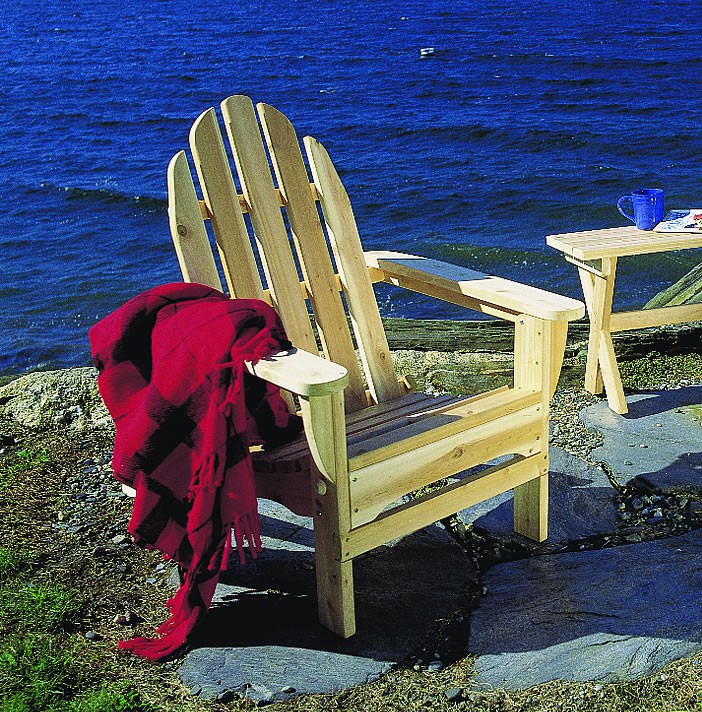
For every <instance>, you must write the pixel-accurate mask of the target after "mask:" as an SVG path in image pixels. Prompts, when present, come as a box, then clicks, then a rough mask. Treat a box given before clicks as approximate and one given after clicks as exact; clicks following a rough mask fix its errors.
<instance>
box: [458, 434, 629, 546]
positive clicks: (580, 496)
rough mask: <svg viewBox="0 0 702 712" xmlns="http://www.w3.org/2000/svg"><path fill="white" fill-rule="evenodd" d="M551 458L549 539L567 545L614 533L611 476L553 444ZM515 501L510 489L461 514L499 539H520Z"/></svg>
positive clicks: (614, 499)
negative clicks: (516, 529)
mask: <svg viewBox="0 0 702 712" xmlns="http://www.w3.org/2000/svg"><path fill="white" fill-rule="evenodd" d="M550 458H551V460H550V466H549V473H550V477H549V523H548V528H549V535H548V542H549V543H551V544H565V543H568V542H570V541H575V540H577V539H584V538H586V537H589V536H593V535H595V534H604V533H607V532H611V531H612V530H613V529H614V527H615V525H616V522H617V492H616V490H615V489H614V487H612V485H611V483H610V481H609V479H608V477H607V475H606V474H605V473H604V472H603V471H602V469H601V468H599V467H596V466H594V465H589V464H588V463H586V462H585V461H584V460H581V459H580V458H577V457H573V456H572V455H570V454H568V453H567V452H565V450H563V449H562V448H559V447H551V449H550ZM512 503H513V498H512V493H511V492H508V493H505V494H502V495H499V496H498V497H494V498H493V499H490V500H487V501H486V502H482V503H481V504H478V505H476V506H475V507H470V508H469V509H465V510H463V511H462V512H459V517H460V519H461V520H462V521H463V522H464V523H465V524H471V523H473V524H475V526H476V527H478V528H480V529H481V530H483V531H485V532H487V533H489V534H490V535H491V536H493V537H495V538H498V539H502V540H505V539H507V540H514V541H517V540H518V539H519V537H518V535H516V534H514V532H513V528H512V526H513V519H514V507H513V506H512Z"/></svg>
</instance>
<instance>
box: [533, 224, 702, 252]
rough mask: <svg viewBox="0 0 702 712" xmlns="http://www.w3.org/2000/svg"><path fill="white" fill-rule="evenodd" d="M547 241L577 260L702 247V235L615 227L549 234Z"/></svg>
mask: <svg viewBox="0 0 702 712" xmlns="http://www.w3.org/2000/svg"><path fill="white" fill-rule="evenodd" d="M546 244H547V245H549V246H550V247H553V248H554V249H556V250H559V251H560V252H563V253H564V254H566V255H569V256H570V257H573V258H574V259H577V260H583V261H587V260H599V259H603V258H607V257H626V256H631V255H644V254H652V253H656V252H669V251H672V250H689V249H693V248H697V247H702V234H699V235H698V234H695V233H687V232H685V233H680V232H678V233H662V232H655V231H653V230H638V229H637V228H636V227H633V226H632V227H614V228H605V229H603V230H583V231H581V232H571V233H562V234H557V235H547V236H546Z"/></svg>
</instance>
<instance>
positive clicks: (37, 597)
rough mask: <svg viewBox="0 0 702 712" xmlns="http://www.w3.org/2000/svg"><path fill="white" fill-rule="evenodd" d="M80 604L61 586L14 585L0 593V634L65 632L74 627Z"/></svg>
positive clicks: (78, 600) (74, 593) (78, 599)
mask: <svg viewBox="0 0 702 712" xmlns="http://www.w3.org/2000/svg"><path fill="white" fill-rule="evenodd" d="M82 605H83V604H82V601H81V600H80V598H79V596H78V594H77V593H76V592H75V591H73V590H71V589H67V588H64V587H63V586H56V585H53V584H40V585H33V584H22V583H14V584H11V585H9V586H5V587H3V590H2V592H0V631H2V630H3V629H4V630H6V631H8V632H9V631H10V630H11V631H12V632H13V633H21V632H31V631H32V630H40V631H45V632H47V633H55V632H58V631H62V630H67V629H68V628H70V627H72V626H73V625H75V624H76V622H77V620H78V616H79V614H80V611H81V608H82Z"/></svg>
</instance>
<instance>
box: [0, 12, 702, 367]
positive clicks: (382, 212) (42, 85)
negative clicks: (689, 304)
mask: <svg viewBox="0 0 702 712" xmlns="http://www.w3.org/2000/svg"><path fill="white" fill-rule="evenodd" d="M699 36H700V19H699V10H698V4H697V2H696V1H695V0H658V1H656V0H652V1H651V2H648V3H645V4H642V3H640V2H631V1H630V0H619V1H618V2H612V1H611V0H580V1H579V2H573V1H571V0H561V1H559V2H557V1H556V0H542V1H540V2H534V0H463V1H461V0H450V1H449V0H407V1H406V2H391V1H390V0H318V2H315V3H310V2H303V1H302V0H278V1H277V2H270V1H269V2H262V1H255V0H237V1H236V2H232V1H230V0H199V1H198V2H197V3H193V2H191V1H190V0H141V1H140V2H139V3H127V2H124V1H123V0H120V1H117V0H103V1H102V2H100V3H92V2H87V0H77V1H74V2H63V1H61V0H43V1H42V2H41V3H39V2H31V1H30V3H29V4H27V3H14V4H12V3H9V2H5V3H2V6H1V7H0V41H1V42H2V47H3V50H2V52H0V76H1V77H2V78H3V91H2V93H1V94H0V102H1V103H2V112H1V113H0V148H1V149H2V162H1V163H0V190H1V191H2V195H3V197H4V201H3V209H2V210H1V211H0V260H1V262H0V264H2V273H3V277H4V279H3V280H2V283H1V284H0V373H2V372H18V371H24V370H29V369H33V368H59V367H65V366H72V365H81V364H87V363H89V360H90V359H89V348H88V343H87V330H88V328H89V327H90V326H91V325H92V324H93V323H95V322H96V321H97V320H98V319H100V318H101V317H103V316H104V315H106V314H107V313H109V312H110V311H112V310H113V309H115V308H116V307H118V306H119V305H120V304H122V303H123V302H124V301H126V300H127V299H129V298H130V297H131V296H133V295H135V294H137V293H139V292H141V291H143V290H144V289H146V288H148V287H151V286H154V285H157V284H160V283H163V282H168V281H173V280H178V279H179V278H180V277H179V272H178V270H177V266H176V262H175V257H174V255H173V253H172V248H171V246H170V239H169V236H168V226H167V219H166V186H165V169H166V165H167V163H168V161H169V159H170V157H171V156H172V155H173V153H175V152H176V151H177V150H179V149H180V148H182V147H184V146H185V145H186V142H187V132H188V129H189V127H190V125H191V123H192V121H193V120H194V118H195V117H196V116H197V115H198V114H199V113H200V112H201V111H202V110H204V109H205V108H207V107H209V106H214V105H217V104H218V103H219V101H220V100H221V99H222V98H224V97H225V96H228V95H230V94H235V93H244V94H249V95H250V96H251V97H252V98H253V99H254V101H266V102H268V103H270V104H273V105H274V106H276V107H277V108H279V109H280V110H282V111H283V112H284V113H286V114H287V115H288V116H289V117H290V118H291V119H292V121H293V123H294V124H295V125H296V127H297V128H298V131H299V132H300V133H301V134H306V133H309V134H312V135H314V136H316V137H317V138H319V139H320V140H321V141H322V142H323V143H325V145H326V146H327V148H328V149H329V150H330V153H331V154H332V156H333V158H334V160H335V162H336V163H337V166H338V167H339V169H340V171H341V172H342V175H343V178H344V182H345V184H346V186H347V189H348V191H349V193H350V195H351V199H352V201H353V204H354V208H355V211H356V215H357V219H358V222H359V225H360V229H361V235H362V239H363V241H364V244H365V246H366V247H367V248H369V249H374V248H375V249H377V248H392V249H397V250H405V251H413V252H417V253H420V254H424V255H428V256H431V257H436V258H440V259H446V260H450V261H454V262H457V263H459V264H465V265H469V266H472V267H474V268H476V269H480V270H483V271H487V272H492V273H497V274H501V275H504V276H508V277H513V278H515V279H519V280H522V281H525V282H528V283H530V284H535V285H540V286H544V287H546V288H548V289H552V290H555V291H558V292H561V293H563V294H568V295H571V296H576V297H579V296H580V287H579V284H578V281H577V276H576V274H575V269H574V268H573V267H572V266H570V265H567V264H566V263H565V262H564V261H563V259H562V257H561V255H559V254H558V253H555V252H554V251H553V250H551V249H550V248H547V247H546V246H545V244H544V236H545V235H546V234H548V233H553V232H568V231H572V230H578V229H584V228H597V227H610V226H615V225H621V224H624V223H625V221H624V219H623V218H622V217H621V216H620V215H619V214H618V213H617V211H616V209H615V207H614V204H615V202H616V199H617V198H618V197H619V196H620V195H622V194H624V193H627V192H629V191H630V190H632V189H634V188H637V187H644V186H659V187H662V188H664V189H665V190H666V206H667V207H671V208H672V207H699V205H700V204H702V194H701V193H702V190H701V188H702V186H700V170H699V159H698V156H699V155H701V154H702V131H701V130H700V123H699V116H700V105H701V104H702V95H701V94H700V92H699V88H698V78H699V76H700V70H701V69H702V53H700V51H699ZM423 47H434V49H435V52H434V54H433V56H431V57H426V58H422V57H421V56H420V49H421V48H423ZM698 261H699V255H698V254H697V252H696V251H684V252H680V253H671V254H667V255H662V256H661V255H658V256H651V257H646V258H638V259H636V260H626V261H622V263H621V264H620V271H619V285H618V293H617V299H618V303H619V305H620V306H637V305H640V304H642V303H643V302H645V301H646V300H647V299H648V298H650V297H651V296H652V295H653V294H655V293H656V292H657V291H659V289H661V288H663V287H664V286H666V285H667V284H669V283H670V281H671V280H672V279H675V278H676V277H677V276H680V275H682V274H683V273H684V272H686V271H687V270H689V269H690V268H691V267H692V266H693V265H695V264H696V263H697V262H698ZM380 302H381V309H382V311H383V313H384V314H386V315H389V316H412V317H421V318H472V317H473V316H474V315H472V314H471V313H464V312H463V311H460V310H459V309H458V308H454V307H447V306H445V305H442V304H440V303H438V302H432V301H429V300H420V299H419V298H417V297H414V296H411V295H410V296H408V297H406V298H398V297H397V296H396V295H395V294H394V293H393V294H392V295H390V294H387V293H383V294H381V296H380Z"/></svg>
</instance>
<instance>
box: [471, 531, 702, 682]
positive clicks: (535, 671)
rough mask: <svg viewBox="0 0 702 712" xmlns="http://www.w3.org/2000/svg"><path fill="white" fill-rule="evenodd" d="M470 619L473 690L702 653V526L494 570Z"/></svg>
mask: <svg viewBox="0 0 702 712" xmlns="http://www.w3.org/2000/svg"><path fill="white" fill-rule="evenodd" d="M483 582H484V584H485V586H486V587H487V594H486V595H485V596H484V598H483V599H482V601H481V603H480V606H479V608H478V609H477V610H476V611H475V612H474V613H473V617H472V620H471V637H470V642H469V650H468V652H469V653H471V654H474V655H476V656H477V659H476V663H475V670H476V678H475V682H474V684H475V686H476V688H496V687H506V688H511V689H519V688H524V687H530V686H532V685H536V684H539V683H542V682H547V681H549V680H579V681H583V680H592V681H601V682H613V681H618V680H625V679H632V678H638V677H642V676H645V675H649V674H651V673H653V672H655V671H657V670H660V669H661V668H662V667H664V666H665V665H667V664H668V663H670V662H671V661H673V660H676V659H679V658H682V657H685V656H688V655H691V654H693V653H695V652H697V651H699V650H702V530H698V531H694V532H690V533H688V534H685V535H682V536H679V537H671V538H669V539H662V540H658V541H654V542H647V543H642V544H630V545H627V546H620V547H617V548H612V549H602V550H599V551H586V552H581V553H567V554H550V555H544V556H534V557H531V558H529V559H522V560H520V561H515V562H511V563H507V564H501V565H499V566H495V567H494V568H493V569H491V570H490V571H489V572H488V573H487V575H486V576H485V577H484V579H483Z"/></svg>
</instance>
